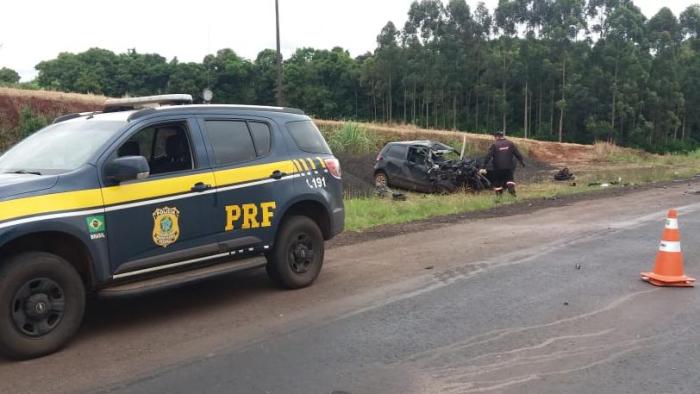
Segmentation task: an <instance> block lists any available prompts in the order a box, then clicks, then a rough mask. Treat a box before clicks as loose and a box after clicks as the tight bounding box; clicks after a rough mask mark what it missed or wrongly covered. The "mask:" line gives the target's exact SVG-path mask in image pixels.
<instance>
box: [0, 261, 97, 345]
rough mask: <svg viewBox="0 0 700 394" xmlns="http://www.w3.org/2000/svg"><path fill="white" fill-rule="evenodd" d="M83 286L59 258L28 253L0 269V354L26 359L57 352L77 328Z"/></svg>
mask: <svg viewBox="0 0 700 394" xmlns="http://www.w3.org/2000/svg"><path fill="white" fill-rule="evenodd" d="M84 311H85V287H84V286H83V282H82V280H81V278H80V275H78V273H77V272H76V270H75V268H73V266H71V265H70V264H69V263H68V262H67V261H65V260H64V259H62V258H61V257H59V256H56V255H53V254H49V253H39V252H29V253H22V254H19V255H17V256H14V257H12V258H10V259H9V260H8V261H7V262H5V263H4V264H3V265H2V267H0V314H1V316H4V317H2V318H0V352H1V353H2V354H4V355H6V356H9V357H12V358H17V359H27V358H33V357H39V356H43V355H46V354H49V353H53V352H55V351H56V350H59V349H60V348H62V347H63V346H64V345H65V344H66V343H67V342H68V341H69V340H70V339H71V338H72V337H73V335H75V333H76V332H77V331H78V328H79V327H80V324H81V322H82V320H83V314H84Z"/></svg>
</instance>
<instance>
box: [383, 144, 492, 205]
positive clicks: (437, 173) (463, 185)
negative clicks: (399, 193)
mask: <svg viewBox="0 0 700 394" xmlns="http://www.w3.org/2000/svg"><path fill="white" fill-rule="evenodd" d="M374 179H375V184H376V185H377V186H378V187H396V188H401V189H405V190H411V191H417V192H423V193H442V194H448V193H454V192H457V191H460V190H464V191H472V192H479V191H482V190H484V189H487V188H490V187H491V183H490V182H489V180H488V179H487V177H486V174H485V170H483V169H482V168H481V166H480V163H479V161H478V160H475V159H463V158H460V155H459V153H458V152H457V151H456V150H455V149H453V148H452V147H450V146H448V145H445V144H443V143H440V142H435V141H403V142H391V143H389V144H387V145H386V146H385V147H384V148H383V149H382V150H381V152H380V153H379V155H378V156H377V162H376V164H375V167H374Z"/></svg>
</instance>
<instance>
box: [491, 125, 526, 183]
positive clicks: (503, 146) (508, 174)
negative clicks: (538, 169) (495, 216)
mask: <svg viewBox="0 0 700 394" xmlns="http://www.w3.org/2000/svg"><path fill="white" fill-rule="evenodd" d="M494 137H495V138H496V142H494V143H493V145H491V148H489V152H488V154H487V155H486V161H485V162H484V167H486V166H488V164H489V162H491V160H493V172H492V176H491V177H490V178H491V181H492V182H493V186H494V189H493V190H494V191H495V192H496V195H497V196H501V195H503V188H504V187H505V188H507V189H508V193H510V194H511V195H512V196H513V197H515V196H516V194H515V166H516V164H515V160H513V159H514V158H515V159H518V161H519V162H520V164H521V165H522V166H523V167H525V162H524V161H523V155H521V154H520V151H518V147H517V146H515V144H514V143H512V142H511V141H509V140H507V139H506V138H505V136H504V134H503V132H502V131H497V132H495V133H494Z"/></svg>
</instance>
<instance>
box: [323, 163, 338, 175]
mask: <svg viewBox="0 0 700 394" xmlns="http://www.w3.org/2000/svg"><path fill="white" fill-rule="evenodd" d="M323 161H324V162H325V163H326V169H328V173H329V174H331V175H333V177H334V178H338V179H340V176H341V171H340V162H339V161H338V159H324V160H323Z"/></svg>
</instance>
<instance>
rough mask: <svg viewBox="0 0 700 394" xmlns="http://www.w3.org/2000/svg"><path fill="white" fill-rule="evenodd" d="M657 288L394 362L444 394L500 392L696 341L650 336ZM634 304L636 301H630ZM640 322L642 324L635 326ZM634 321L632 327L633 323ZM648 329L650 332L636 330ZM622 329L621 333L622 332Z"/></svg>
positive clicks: (682, 334)
mask: <svg viewBox="0 0 700 394" xmlns="http://www.w3.org/2000/svg"><path fill="white" fill-rule="evenodd" d="M658 291H659V289H656V288H654V289H651V290H646V291H640V292H636V293H632V294H628V295H626V296H624V297H621V298H619V299H616V300H615V301H613V302H611V303H609V304H607V305H606V306H604V307H603V308H600V309H597V310H595V311H591V312H587V313H584V314H580V315H577V316H573V317H568V318H564V319H559V320H556V321H553V322H550V323H545V324H538V325H532V326H527V327H517V328H511V329H501V330H494V331H491V332H488V333H485V334H481V335H477V336H474V337H471V338H467V339H466V340H464V341H462V342H458V343H455V344H451V345H448V346H444V347H440V348H436V349H432V350H429V351H426V352H423V353H419V354H416V355H414V356H413V357H412V358H410V359H409V360H407V361H401V362H398V363H397V365H395V367H399V365H400V364H405V365H409V366H410V367H411V368H414V369H417V370H421V371H422V372H423V373H424V374H425V376H426V377H427V378H428V379H430V380H431V381H432V385H433V387H439V392H444V393H476V392H488V391H498V392H500V391H503V390H506V389H509V388H513V389H514V390H515V391H516V392H517V386H518V385H520V384H524V383H527V382H532V381H535V380H540V379H542V378H545V377H547V376H552V375H563V374H570V373H573V372H577V371H582V370H585V369H588V368H592V367H594V366H597V365H601V364H605V363H608V362H610V361H613V360H615V359H618V358H620V357H623V356H624V355H626V354H628V353H631V352H635V351H639V350H642V349H649V348H657V347H662V346H666V345H668V344H670V343H674V342H677V341H680V340H681V339H680V338H683V339H682V340H685V341H687V340H688V339H689V338H694V339H697V338H700V334H699V333H697V332H694V331H693V329H692V328H691V327H686V328H682V329H677V330H675V331H669V330H664V331H663V332H661V333H659V332H653V329H651V328H653V326H654V325H655V324H663V322H658V321H657V320H658V316H657V315H656V314H655V313H654V311H651V310H647V309H645V307H644V306H642V307H640V308H637V309H635V310H634V313H629V314H626V313H624V312H623V309H624V310H631V309H634V308H635V306H636V305H645V302H644V301H648V300H646V298H648V297H650V296H654V297H655V296H656V295H654V294H653V293H657V292H658ZM631 301H634V302H631ZM639 319H642V320H643V321H642V322H641V325H640V322H639ZM632 322H634V323H635V324H631V323H632ZM640 326H642V327H648V328H650V329H649V330H645V329H640V328H639V327H640ZM620 327H622V328H620Z"/></svg>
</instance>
